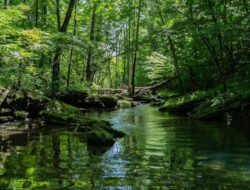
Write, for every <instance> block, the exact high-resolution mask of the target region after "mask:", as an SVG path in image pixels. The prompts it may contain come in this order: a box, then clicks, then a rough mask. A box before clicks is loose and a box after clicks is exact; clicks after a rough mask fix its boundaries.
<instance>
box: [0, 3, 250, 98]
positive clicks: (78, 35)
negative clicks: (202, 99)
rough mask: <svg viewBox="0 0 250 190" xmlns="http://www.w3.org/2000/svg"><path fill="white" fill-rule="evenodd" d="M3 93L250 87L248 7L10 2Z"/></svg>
mask: <svg viewBox="0 0 250 190" xmlns="http://www.w3.org/2000/svg"><path fill="white" fill-rule="evenodd" d="M0 9H1V12H0V28H1V30H0V72H1V75H0V85H1V86H4V87H8V86H18V87H21V88H24V89H31V90H39V91H41V92H43V93H47V94H51V93H52V94H55V93H57V92H58V91H63V90H79V89H88V88H89V86H92V88H128V89H130V92H131V93H134V87H135V86H137V87H143V86H150V85H152V84H156V83H159V82H161V81H163V80H166V79H169V81H171V82H170V84H168V87H169V88H172V89H176V90H178V91H180V92H186V91H193V90H199V89H202V90H204V89H208V88H210V87H212V86H215V85H221V89H222V90H227V89H228V86H230V87H231V86H232V85H233V86H237V85H238V83H239V82H240V83H241V84H243V83H246V84H248V82H249V79H248V78H249V67H250V66H249V55H250V52H249V51H250V46H249V33H250V28H249V26H250V19H249V17H250V16H249V2H248V1H246V0H3V1H2V3H1V5H0Z"/></svg>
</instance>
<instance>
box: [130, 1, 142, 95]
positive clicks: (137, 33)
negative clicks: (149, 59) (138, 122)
mask: <svg viewBox="0 0 250 190" xmlns="http://www.w3.org/2000/svg"><path fill="white" fill-rule="evenodd" d="M142 1H143V0H140V2H139V8H138V15H137V26H136V34H135V52H134V59H133V65H132V79H131V83H132V84H131V86H132V90H131V95H134V94H135V72H136V65H137V56H138V48H139V44H138V43H139V31H140V19H141V10H142V3H143V2H142Z"/></svg>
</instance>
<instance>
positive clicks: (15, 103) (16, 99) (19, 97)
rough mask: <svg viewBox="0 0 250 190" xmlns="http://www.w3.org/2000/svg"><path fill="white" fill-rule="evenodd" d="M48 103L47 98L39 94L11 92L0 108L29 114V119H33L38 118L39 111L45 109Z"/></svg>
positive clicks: (20, 91)
mask: <svg viewBox="0 0 250 190" xmlns="http://www.w3.org/2000/svg"><path fill="white" fill-rule="evenodd" d="M48 101H49V99H48V98H46V97H45V96H42V95H39V94H35V93H32V92H26V91H22V90H19V91H15V90H11V92H10V94H9V95H8V97H7V98H6V100H5V101H4V102H3V104H2V108H6V109H11V110H18V111H26V112H28V113H29V117H31V118H35V117H38V116H39V113H40V111H41V110H43V109H44V108H45V106H46V103H47V102H48Z"/></svg>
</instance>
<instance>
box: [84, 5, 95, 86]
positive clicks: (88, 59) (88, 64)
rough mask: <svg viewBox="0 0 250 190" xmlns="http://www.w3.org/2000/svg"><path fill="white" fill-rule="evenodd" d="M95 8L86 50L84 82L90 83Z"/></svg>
mask: <svg viewBox="0 0 250 190" xmlns="http://www.w3.org/2000/svg"><path fill="white" fill-rule="evenodd" d="M96 8H97V6H96V5H94V8H93V11H92V18H91V29H90V34H89V37H90V43H91V44H90V45H89V50H88V57H87V66H86V81H87V82H90V83H92V82H93V81H92V78H93V76H92V75H93V71H92V61H93V43H94V41H95V24H96Z"/></svg>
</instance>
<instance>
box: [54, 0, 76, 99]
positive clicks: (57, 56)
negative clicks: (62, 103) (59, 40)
mask: <svg viewBox="0 0 250 190" xmlns="http://www.w3.org/2000/svg"><path fill="white" fill-rule="evenodd" d="M75 3H76V0H70V2H69V5H68V9H67V12H66V15H65V18H64V22H63V25H62V27H60V30H59V32H62V33H66V32H67V28H68V25H69V21H70V18H71V15H72V11H73V9H74V6H75ZM58 18H59V17H58ZM61 54H62V48H61V47H57V49H56V53H55V57H54V61H53V64H52V96H53V97H55V95H56V93H57V92H58V91H59V88H60V57H61Z"/></svg>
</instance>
